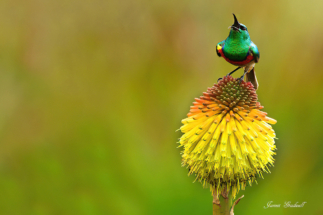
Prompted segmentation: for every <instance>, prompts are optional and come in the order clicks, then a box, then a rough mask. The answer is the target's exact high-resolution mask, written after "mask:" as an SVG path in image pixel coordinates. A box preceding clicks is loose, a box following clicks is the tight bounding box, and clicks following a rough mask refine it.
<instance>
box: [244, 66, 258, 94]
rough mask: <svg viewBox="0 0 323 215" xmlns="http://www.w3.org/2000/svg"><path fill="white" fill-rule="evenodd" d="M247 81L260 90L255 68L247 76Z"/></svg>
mask: <svg viewBox="0 0 323 215" xmlns="http://www.w3.org/2000/svg"><path fill="white" fill-rule="evenodd" d="M246 81H247V82H248V81H250V82H251V83H252V85H253V86H254V87H255V89H256V90H257V89H258V87H259V84H258V81H257V77H256V72H255V68H252V70H251V71H250V72H248V73H247V74H246Z"/></svg>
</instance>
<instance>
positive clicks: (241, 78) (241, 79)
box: [238, 75, 244, 84]
mask: <svg viewBox="0 0 323 215" xmlns="http://www.w3.org/2000/svg"><path fill="white" fill-rule="evenodd" d="M243 78H244V75H243V76H241V77H240V78H238V80H239V84H241V82H242V81H243Z"/></svg>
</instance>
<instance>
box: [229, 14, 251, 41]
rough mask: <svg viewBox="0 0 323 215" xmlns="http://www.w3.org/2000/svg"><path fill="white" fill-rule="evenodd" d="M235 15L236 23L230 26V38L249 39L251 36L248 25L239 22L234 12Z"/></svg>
mask: <svg viewBox="0 0 323 215" xmlns="http://www.w3.org/2000/svg"><path fill="white" fill-rule="evenodd" d="M233 17H234V23H233V25H231V26H230V27H229V28H231V30H230V34H229V37H228V39H230V40H242V41H249V40H250V36H249V33H248V29H247V27H246V26H245V25H244V24H241V23H239V22H238V20H237V17H236V16H235V15H234V14H233Z"/></svg>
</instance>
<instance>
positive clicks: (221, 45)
mask: <svg viewBox="0 0 323 215" xmlns="http://www.w3.org/2000/svg"><path fill="white" fill-rule="evenodd" d="M224 43H225V40H223V41H221V42H219V43H218V44H217V45H216V48H215V49H216V54H217V55H218V56H219V57H221V54H220V52H219V50H220V49H222V47H223V46H224Z"/></svg>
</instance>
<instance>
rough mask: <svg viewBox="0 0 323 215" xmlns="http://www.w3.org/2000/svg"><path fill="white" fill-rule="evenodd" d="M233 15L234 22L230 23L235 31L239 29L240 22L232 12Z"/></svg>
mask: <svg viewBox="0 0 323 215" xmlns="http://www.w3.org/2000/svg"><path fill="white" fill-rule="evenodd" d="M233 17H234V23H233V25H232V28H233V29H234V30H236V31H239V29H240V23H239V22H238V20H237V17H236V15H234V13H233Z"/></svg>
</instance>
